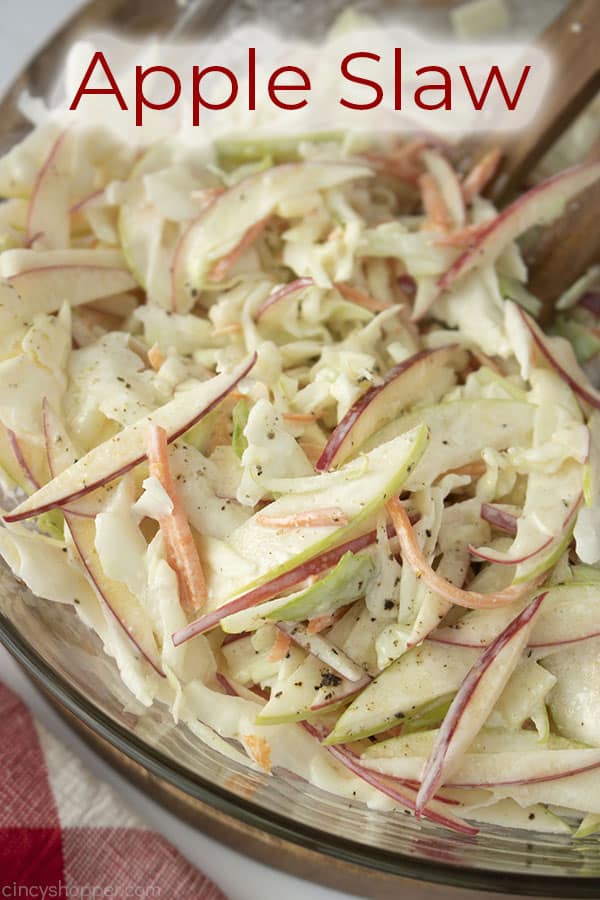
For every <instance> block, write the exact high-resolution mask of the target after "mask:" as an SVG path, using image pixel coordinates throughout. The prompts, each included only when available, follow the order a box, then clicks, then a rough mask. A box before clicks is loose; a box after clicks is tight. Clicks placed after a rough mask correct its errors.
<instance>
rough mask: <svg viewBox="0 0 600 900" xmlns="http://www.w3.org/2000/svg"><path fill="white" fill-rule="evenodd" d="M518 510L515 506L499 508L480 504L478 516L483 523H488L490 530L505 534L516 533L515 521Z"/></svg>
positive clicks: (494, 505)
mask: <svg viewBox="0 0 600 900" xmlns="http://www.w3.org/2000/svg"><path fill="white" fill-rule="evenodd" d="M518 514H519V509H518V508H517V507H516V506H513V507H510V509H509V508H508V507H506V506H500V505H498V504H492V503H482V504H481V511H480V516H481V518H482V519H483V520H484V521H485V522H489V524H490V525H491V526H492V528H496V529H497V530H498V531H503V532H504V533H505V534H516V533H517V521H518V518H519V515H518Z"/></svg>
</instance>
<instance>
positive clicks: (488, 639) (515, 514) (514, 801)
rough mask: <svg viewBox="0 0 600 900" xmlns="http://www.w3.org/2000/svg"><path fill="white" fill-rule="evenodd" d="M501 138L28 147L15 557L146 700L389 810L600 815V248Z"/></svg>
mask: <svg viewBox="0 0 600 900" xmlns="http://www.w3.org/2000/svg"><path fill="white" fill-rule="evenodd" d="M498 163H499V154H498V153H497V152H495V151H491V152H490V154H488V155H487V156H485V157H484V158H483V159H482V160H480V161H479V162H478V163H477V165H476V166H475V167H474V168H472V169H471V170H470V171H461V169H460V167H459V166H457V165H456V163H455V161H453V159H452V153H451V152H450V149H449V148H447V147H445V146H443V145H442V144H440V142H439V141H431V140H428V139H427V138H423V139H421V138H418V139H407V140H404V141H400V140H398V141H394V140H391V139H388V140H386V141H383V140H382V141H381V142H380V143H379V144H377V145H371V146H370V145H365V144H364V143H358V142H357V141H355V140H352V139H350V138H349V137H347V136H341V135H335V134H329V135H326V136H319V135H307V136H305V137H304V138H298V139H297V141H296V142H295V143H292V142H290V140H289V137H288V138H286V139H279V138H277V137H273V138H271V139H261V140H260V141H253V140H252V139H251V138H247V139H244V140H242V139H238V138H236V139H231V140H227V141H224V140H221V141H218V142H217V143H216V144H215V145H214V146H213V147H211V148H206V147H202V148H198V147H194V146H193V145H190V144H189V143H186V142H185V141H184V140H183V138H180V137H177V136H176V137H173V138H172V139H169V140H164V141H160V142H159V143H156V144H154V145H151V146H150V147H149V148H146V149H145V150H144V151H143V152H138V151H137V150H136V148H132V147H130V146H125V145H123V144H121V143H119V142H118V140H117V138H115V137H114V136H111V135H109V134H108V133H107V132H104V131H102V130H100V129H94V130H85V131H83V130H79V129H75V128H70V129H66V130H65V129H64V128H62V127H61V126H60V125H59V124H57V123H56V122H52V121H50V122H48V123H46V124H44V125H41V126H38V127H37V128H36V129H35V130H34V131H33V132H32V133H31V134H30V135H29V136H28V137H27V138H26V139H25V140H24V141H23V142H22V143H20V144H19V145H17V146H16V147H15V148H13V149H12V150H11V151H10V152H9V153H8V154H7V155H6V156H5V157H4V158H3V159H2V160H0V194H1V195H2V196H3V197H4V198H5V200H4V202H3V203H2V204H1V205H0V248H1V252H0V278H1V281H0V477H1V483H2V492H3V497H4V501H3V521H2V528H0V554H1V556H2V557H3V559H4V561H5V563H6V564H7V565H8V566H9V567H10V568H11V570H12V571H13V573H14V574H15V576H16V577H17V578H19V579H20V580H21V581H23V582H24V583H25V584H26V585H27V586H28V587H29V588H30V589H31V591H32V592H33V593H34V594H35V595H37V596H39V597H43V598H45V599H47V600H50V601H54V602H57V603H61V604H70V605H71V606H72V607H73V610H74V613H75V614H76V615H78V616H79V617H80V618H81V620H82V621H83V623H84V624H85V625H86V626H88V627H89V628H91V629H93V631H94V632H95V633H96V634H97V635H98V637H99V639H100V641H101V643H102V645H103V648H104V651H105V652H106V653H107V654H108V655H109V656H110V657H112V658H113V659H114V661H115V664H116V665H117V666H118V669H119V672H120V676H121V678H122V681H123V683H124V684H125V686H126V687H127V689H128V691H129V692H130V693H131V694H132V695H133V697H134V698H135V701H136V702H137V703H139V704H141V705H142V706H144V707H148V706H150V705H151V704H153V703H161V704H165V705H166V706H168V708H169V709H170V710H171V712H172V715H173V718H174V720H175V722H180V723H182V725H184V726H186V727H187V728H188V729H189V730H190V731H191V732H192V733H194V734H195V735H196V736H197V737H198V738H199V739H202V740H205V741H207V742H208V743H209V744H210V745H211V746H213V747H215V748H217V749H218V750H219V751H220V752H221V753H223V754H225V755H226V756H228V757H229V758H230V759H232V760H235V761H236V762H238V763H242V764H244V765H248V766H251V767H252V768H254V769H255V770H256V771H258V772H261V771H262V772H264V773H273V774H275V775H277V772H278V771H279V770H287V771H288V772H290V771H291V772H293V773H295V774H296V775H298V776H300V777H301V778H303V779H305V780H307V781H310V782H311V783H313V784H315V785H316V786H318V787H320V788H322V789H324V790H326V791H331V792H334V793H336V794H338V795H340V796H344V797H347V798H349V799H350V800H352V801H354V800H356V801H357V802H362V803H365V804H366V805H367V806H369V807H371V808H377V809H381V810H388V811H389V812H390V814H391V813H392V812H393V811H394V810H396V809H401V810H409V811H411V812H412V813H414V814H416V815H417V816H419V817H424V818H427V819H430V820H431V821H433V822H434V823H437V824H438V825H442V826H445V827H449V828H451V829H454V830H456V831H458V832H460V833H464V834H475V833H476V832H477V825H476V824H474V823H478V822H479V823H492V824H500V825H507V826H511V827H516V828H523V829H529V830H536V831H545V832H549V833H565V834H568V833H572V832H573V831H574V829H575V828H577V831H576V834H577V836H585V835H587V834H590V833H592V832H594V831H595V830H596V829H598V828H600V790H599V789H598V778H597V775H598V773H597V770H598V768H600V725H599V723H600V685H599V683H598V677H597V674H598V658H599V653H600V412H599V410H600V392H599V391H598V390H597V389H596V388H595V387H594V385H593V381H592V380H591V379H593V370H594V363H595V357H596V355H597V353H598V350H600V331H599V330H598V327H597V318H598V316H599V315H600V271H597V270H591V271H590V272H589V273H588V274H587V275H586V276H585V277H584V278H583V279H581V281H580V282H578V283H577V284H575V285H573V287H572V289H571V290H570V291H569V292H568V293H567V295H565V296H564V297H563V298H561V301H560V303H559V309H560V310H561V311H560V314H559V315H558V317H557V319H556V321H555V323H554V325H553V326H552V329H551V332H549V333H545V332H544V331H543V330H542V329H541V328H540V327H539V325H538V324H537V323H536V318H535V317H536V314H537V312H538V311H539V302H538V300H537V298H535V297H534V296H533V295H532V294H531V293H530V291H529V290H528V285H527V267H526V265H525V263H524V261H523V257H522V253H521V249H520V246H519V242H518V241H519V239H520V238H521V236H522V235H524V234H526V233H529V232H530V231H531V230H532V229H534V228H538V227H540V226H541V225H543V224H545V223H547V222H549V221H551V220H552V219H553V218H555V217H556V216H557V215H558V214H559V213H560V211H561V209H562V208H563V207H564V205H565V204H566V203H568V202H569V201H570V200H571V199H572V198H573V197H575V196H576V195H577V194H579V193H580V192H581V191H582V190H584V189H585V188H586V187H587V186H589V185H591V184H592V183H593V182H595V181H596V180H597V179H598V178H599V177H600V165H599V164H590V165H582V166H575V167H573V168H571V169H569V170H566V171H563V172H560V173H557V174H553V175H551V176H550V178H549V179H547V180H546V181H544V182H542V183H541V184H537V185H535V187H533V188H531V190H529V191H527V192H525V193H524V194H522V195H521V196H520V197H518V198H517V199H516V200H515V201H514V202H513V203H512V204H510V205H509V206H508V207H507V208H505V209H504V210H502V211H498V210H496V209H495V208H494V206H493V205H492V203H491V202H490V201H489V200H488V199H486V198H485V196H484V195H483V191H484V189H485V187H486V184H487V183H488V181H489V179H490V178H492V177H493V175H494V172H495V169H496V166H497V165H498Z"/></svg>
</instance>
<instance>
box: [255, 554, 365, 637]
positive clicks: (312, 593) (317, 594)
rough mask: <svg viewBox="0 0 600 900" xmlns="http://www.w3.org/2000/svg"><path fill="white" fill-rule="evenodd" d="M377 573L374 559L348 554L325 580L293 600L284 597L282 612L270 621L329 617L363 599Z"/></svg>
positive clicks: (279, 611)
mask: <svg viewBox="0 0 600 900" xmlns="http://www.w3.org/2000/svg"><path fill="white" fill-rule="evenodd" d="M374 571H375V564H374V562H373V560H372V559H371V557H370V556H366V555H365V554H362V555H360V556H356V555H355V554H354V553H346V554H344V556H342V558H341V559H340V561H339V563H338V564H337V566H336V567H335V569H332V570H331V572H329V573H328V574H327V575H326V576H325V577H324V578H321V579H320V580H319V581H316V582H315V583H314V584H312V585H310V587H308V588H306V589H305V590H303V591H298V592H297V593H296V594H294V595H293V596H292V597H285V598H283V603H282V605H281V606H280V607H279V609H276V610H272V611H271V612H270V613H268V614H267V616H266V618H267V619H275V620H276V621H279V622H282V621H288V622H289V621H292V622H301V621H303V620H304V619H312V618H314V617H315V616H324V615H329V614H330V613H333V612H335V611H336V609H339V608H340V607H341V606H346V604H348V603H351V602H352V601H353V600H356V599H357V598H358V597H360V596H362V595H363V594H364V593H365V591H366V589H367V587H368V585H369V582H370V580H371V578H372V577H373V573H374Z"/></svg>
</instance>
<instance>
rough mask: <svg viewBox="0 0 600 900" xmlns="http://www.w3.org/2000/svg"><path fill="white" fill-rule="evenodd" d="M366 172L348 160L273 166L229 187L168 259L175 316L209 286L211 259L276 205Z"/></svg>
mask: <svg viewBox="0 0 600 900" xmlns="http://www.w3.org/2000/svg"><path fill="white" fill-rule="evenodd" d="M372 174H373V173H372V171H371V169H370V168H369V167H368V166H365V165H358V164H356V163H351V162H319V161H313V162H299V163H287V164H283V165H280V166H273V167H271V168H270V169H266V170H265V171H263V172H259V173H258V174H254V175H250V176H249V177H248V178H244V179H242V180H241V181H239V182H237V184H234V185H233V187H230V188H229V189H228V190H226V191H224V192H223V193H222V194H220V195H219V196H218V197H217V198H216V199H215V201H214V202H213V203H212V204H211V205H210V206H208V207H207V208H206V209H205V210H204V212H202V213H201V214H200V216H199V217H198V219H196V221H195V222H194V223H193V224H192V225H191V226H190V228H189V230H188V232H187V233H186V234H185V235H184V237H183V238H182V242H181V246H180V248H179V249H178V251H177V253H176V259H175V261H174V271H173V283H174V287H175V291H174V296H175V299H176V304H175V307H174V308H175V309H177V310H178V311H180V312H181V311H185V310H187V309H190V306H191V305H193V303H194V299H193V294H192V292H193V291H194V289H198V288H200V287H204V286H206V285H208V286H210V277H209V275H210V270H211V268H212V267H213V265H214V264H215V263H216V262H217V260H218V259H220V258H221V257H223V256H225V255H226V254H227V253H229V252H231V250H233V249H234V247H236V246H237V245H238V244H239V243H240V241H241V240H242V238H243V237H244V235H245V234H246V232H247V231H248V230H249V229H250V228H252V227H253V226H254V225H256V224H257V223H258V222H259V221H261V220H262V219H264V218H265V217H267V216H269V215H271V214H272V213H273V212H275V211H276V209H277V206H278V205H279V204H280V203H281V202H282V201H284V200H287V199H290V198H293V197H300V196H302V195H304V194H306V193H310V192H314V191H319V190H323V189H324V188H333V187H335V186H336V185H338V184H343V183H344V182H346V181H351V180H352V179H355V178H365V177H369V176H371V175H372Z"/></svg>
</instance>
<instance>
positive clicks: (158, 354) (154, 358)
mask: <svg viewBox="0 0 600 900" xmlns="http://www.w3.org/2000/svg"><path fill="white" fill-rule="evenodd" d="M164 361H165V357H164V356H163V353H162V350H161V349H160V347H159V346H158V344H153V345H152V347H150V349H149V350H148V362H149V363H150V365H151V366H152V368H153V369H154V371H155V372H158V370H159V369H160V367H161V366H162V364H163V363H164Z"/></svg>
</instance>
